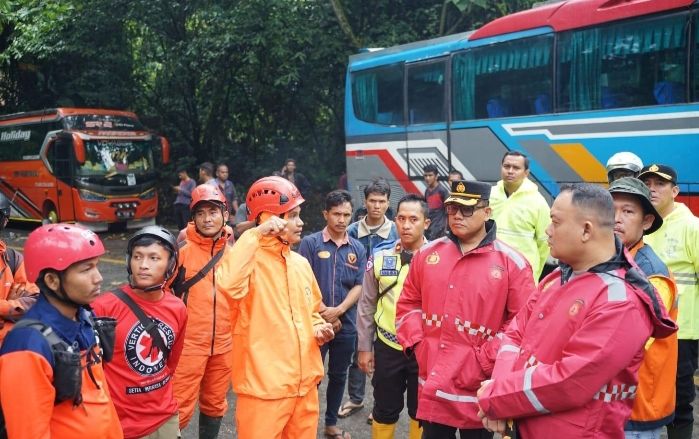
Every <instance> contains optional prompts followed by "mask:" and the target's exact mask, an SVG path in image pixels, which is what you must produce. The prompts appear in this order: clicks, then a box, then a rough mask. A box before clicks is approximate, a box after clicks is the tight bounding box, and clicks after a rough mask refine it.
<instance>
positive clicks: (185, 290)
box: [172, 244, 226, 304]
mask: <svg viewBox="0 0 699 439" xmlns="http://www.w3.org/2000/svg"><path fill="white" fill-rule="evenodd" d="M225 250H226V245H225V244H224V246H223V248H222V249H221V250H219V252H218V253H216V254H215V255H214V257H213V258H211V259H210V260H209V262H207V263H206V265H204V267H202V269H201V270H199V273H197V274H195V275H194V276H192V277H191V278H189V279H187V280H186V281H184V282H181V283H180V282H175V284H174V285H173V286H172V291H173V292H174V293H175V296H177V297H179V298H181V299H182V300H183V301H184V303H185V304H186V303H187V295H188V294H189V289H190V288H192V287H193V286H194V285H195V284H196V283H197V282H199V281H200V280H202V279H204V276H206V275H207V274H208V273H209V271H211V269H212V268H214V265H216V264H217V263H218V261H220V260H221V258H222V257H223V252H224V251H225Z"/></svg>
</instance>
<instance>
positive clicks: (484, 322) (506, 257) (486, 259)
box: [396, 221, 535, 428]
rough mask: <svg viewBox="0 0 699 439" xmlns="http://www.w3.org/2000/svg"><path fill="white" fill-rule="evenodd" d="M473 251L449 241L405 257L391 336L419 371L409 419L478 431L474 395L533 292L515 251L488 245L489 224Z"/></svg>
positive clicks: (524, 265) (497, 244) (491, 236)
mask: <svg viewBox="0 0 699 439" xmlns="http://www.w3.org/2000/svg"><path fill="white" fill-rule="evenodd" d="M487 230H488V234H487V236H486V238H485V239H484V240H483V242H481V244H480V245H479V247H478V248H476V249H474V250H471V251H470V252H468V253H466V254H462V252H461V249H460V247H459V244H458V243H456V242H454V241H452V240H451V239H450V238H449V237H444V238H440V239H438V240H436V241H433V242H431V243H429V244H427V245H425V246H424V247H422V248H421V249H420V250H419V251H418V252H417V253H416V254H415V256H414V257H413V260H412V262H411V264H410V271H409V272H408V277H407V279H406V281H405V284H404V286H403V290H402V292H401V294H400V298H399V299H398V304H397V309H396V323H397V335H398V340H399V342H400V344H401V345H402V346H403V348H404V349H407V348H414V350H415V355H416V358H417V361H418V365H419V369H420V371H419V381H420V383H421V384H422V385H421V386H419V402H418V412H417V417H418V418H419V419H422V420H425V421H429V422H437V423H440V424H445V425H450V426H453V427H459V428H482V424H481V421H480V420H479V419H478V417H477V416H476V414H477V412H478V406H477V404H476V397H475V395H476V390H478V388H479V387H480V383H481V381H483V380H484V379H486V378H488V377H490V374H491V371H492V363H493V362H494V358H495V354H496V353H497V350H498V347H499V344H500V339H499V338H498V337H497V334H498V333H500V332H501V331H502V330H504V328H505V325H506V324H507V322H509V320H510V319H512V318H513V317H514V315H515V314H516V313H517V311H519V309H520V308H521V307H522V306H524V304H525V303H526V301H527V298H528V297H529V295H530V294H531V293H533V291H534V290H535V286H534V279H533V277H532V270H531V267H530V265H529V263H528V262H527V260H526V259H525V258H524V256H522V254H521V253H519V252H517V251H516V250H514V249H512V247H510V246H508V245H507V244H504V243H502V242H501V241H498V240H496V239H495V224H494V223H493V222H492V221H489V222H488V223H487Z"/></svg>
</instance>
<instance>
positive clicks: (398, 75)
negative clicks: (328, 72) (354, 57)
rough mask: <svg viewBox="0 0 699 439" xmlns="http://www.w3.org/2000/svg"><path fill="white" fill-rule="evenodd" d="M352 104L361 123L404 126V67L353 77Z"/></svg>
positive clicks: (396, 65) (364, 72) (354, 75)
mask: <svg viewBox="0 0 699 439" xmlns="http://www.w3.org/2000/svg"><path fill="white" fill-rule="evenodd" d="M352 104H353V107H354V115H355V116H356V117H357V119H359V120H363V121H365V122H371V123H378V124H382V125H403V65H402V64H395V65H392V66H388V67H382V68H378V69H371V70H365V71H361V72H355V73H353V74H352Z"/></svg>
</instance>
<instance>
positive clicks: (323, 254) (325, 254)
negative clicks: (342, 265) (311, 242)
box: [318, 250, 330, 259]
mask: <svg viewBox="0 0 699 439" xmlns="http://www.w3.org/2000/svg"><path fill="white" fill-rule="evenodd" d="M318 257H319V258H320V259H328V258H329V257H330V252H329V251H327V250H321V251H319V252H318Z"/></svg>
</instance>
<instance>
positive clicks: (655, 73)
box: [558, 14, 688, 111]
mask: <svg viewBox="0 0 699 439" xmlns="http://www.w3.org/2000/svg"><path fill="white" fill-rule="evenodd" d="M687 17H688V15H687V14H675V15H672V16H664V17H659V18H657V17H656V18H652V19H645V20H634V21H625V22H620V23H614V24H612V25H606V26H600V27H594V28H588V29H584V30H578V31H570V32H565V33H562V34H561V35H560V40H559V44H558V62H559V69H558V72H559V82H558V84H559V93H558V96H559V102H558V109H559V111H584V110H598V109H604V108H623V107H635V106H644V105H658V104H661V105H662V104H673V103H679V102H686V100H687V99H686V96H685V84H686V82H685V68H686V62H687V51H686V38H685V35H686V32H685V30H686V25H687Z"/></svg>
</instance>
